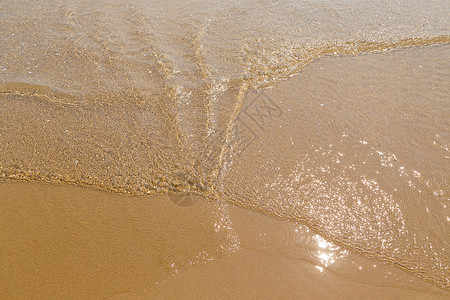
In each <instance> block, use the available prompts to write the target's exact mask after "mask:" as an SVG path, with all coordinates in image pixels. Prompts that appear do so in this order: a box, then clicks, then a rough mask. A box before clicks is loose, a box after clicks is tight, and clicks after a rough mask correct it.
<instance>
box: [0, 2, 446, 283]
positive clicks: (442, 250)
mask: <svg viewBox="0 0 450 300" xmlns="http://www.w3.org/2000/svg"><path fill="white" fill-rule="evenodd" d="M24 7H26V9H23V8H24ZM445 12H446V2H445V1H409V2H407V3H404V1H390V2H386V1H376V3H374V2H373V1H372V2H371V3H370V4H367V3H365V2H364V3H360V1H333V2H329V1H328V2H327V1H313V2H312V1H300V2H295V3H293V2H292V1H279V2H278V3H276V5H275V4H274V3H273V2H269V1H246V2H239V3H237V2H233V1H227V2H226V3H223V2H221V3H220V4H218V3H214V6H213V5H212V3H211V2H210V1H196V2H194V3H192V2H190V3H189V5H188V4H185V3H180V2H179V1H168V2H167V1H166V2H164V3H153V2H152V3H149V2H148V1H133V2H127V3H122V2H120V1H109V2H108V3H107V4H105V3H103V2H102V1H85V2H72V1H63V2H60V3H59V4H58V5H55V4H54V3H49V2H47V1H35V2H33V4H31V5H30V4H29V3H26V2H22V1H14V2H3V3H2V4H0V39H1V43H0V53H1V54H0V133H1V134H0V151H1V153H2V156H1V157H0V176H1V178H3V180H27V181H29V180H37V181H46V182H54V183H55V182H68V183H74V184H79V185H88V186H94V187H96V188H100V189H105V190H110V191H115V192H122V193H129V194H139V195H144V194H151V195H153V194H166V193H171V194H181V195H184V194H197V195H201V196H202V197H204V198H205V199H208V200H218V199H221V200H226V201H229V202H231V203H234V204H238V205H240V206H243V207H246V208H251V209H254V210H256V211H260V212H264V213H266V214H268V215H272V216H277V217H279V218H281V219H284V220H290V221H295V222H300V223H303V224H306V225H308V226H310V227H312V228H313V229H314V230H316V231H317V232H319V233H321V234H322V235H324V236H326V237H327V238H328V239H330V240H331V241H333V242H335V243H336V244H339V245H340V246H342V247H346V248H347V249H350V250H353V251H355V252H358V253H361V254H364V255H366V256H369V257H373V258H376V259H379V260H382V261H385V262H389V263H393V264H396V265H398V266H400V267H402V268H404V269H407V270H409V271H411V272H413V273H414V274H416V275H419V276H421V277H422V278H425V279H427V280H429V281H431V282H433V283H435V284H437V285H439V286H441V287H446V288H448V285H449V269H448V268H449V261H448V255H446V254H447V253H448V243H447V241H446V237H447V236H449V235H450V229H449V225H448V222H449V217H448V215H449V214H448V208H447V205H449V203H448V193H449V189H448V175H447V174H448V171H449V165H448V158H449V150H448V144H449V134H450V128H449V124H448V120H449V118H448V117H449V115H448V113H449V112H448V107H449V99H448V96H447V95H448V86H449V85H448V79H447V78H448V50H449V48H448V46H446V45H440V46H427V47H423V48H419V47H417V48H408V47H410V46H420V45H425V44H430V43H435V44H437V43H442V44H445V43H448V41H449V37H448V33H449V32H448V28H447V27H448V26H447V19H448V16H447V14H446V13H445ZM394 48H403V50H398V51H393V52H389V51H387V50H390V49H394ZM406 48H408V49H406ZM364 52H383V53H377V54H367V55H360V56H342V57H338V58H336V57H331V56H332V55H335V54H336V55H338V54H343V55H344V54H345V55H355V54H360V53H364ZM325 55H329V56H330V57H326V58H321V59H319V60H315V59H317V58H319V57H323V56H325ZM311 61H312V62H311ZM308 63H311V64H310V65H307V64H308ZM305 66H306V67H305ZM301 70H303V72H302V73H301V74H300V75H299V76H297V77H295V78H292V79H291V80H288V81H286V82H281V81H282V80H284V79H287V78H289V77H291V76H292V75H294V74H297V73H299V72H300V71H301ZM280 82H281V83H280ZM276 83H278V85H275V84H276ZM268 87H273V88H272V89H269V90H260V89H261V88H268ZM255 89H259V92H256V90H255Z"/></svg>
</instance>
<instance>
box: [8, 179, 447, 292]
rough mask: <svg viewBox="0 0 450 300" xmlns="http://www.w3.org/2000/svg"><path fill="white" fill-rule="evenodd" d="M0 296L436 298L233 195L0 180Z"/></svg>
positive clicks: (428, 288)
mask: <svg viewBox="0 0 450 300" xmlns="http://www.w3.org/2000/svg"><path fill="white" fill-rule="evenodd" d="M0 195H2V197H1V199H0V205H1V210H0V231H1V232H2V238H1V243H0V248H1V251H0V253H1V254H0V265H1V266H2V268H1V269H0V277H1V278H2V280H1V282H0V296H1V297H2V298H4V299H24V298H27V299H61V298H65V299H67V298H70V299H155V298H156V299H169V298H170V299H211V298H221V299H236V298H241V299H256V298H262V299H269V298H270V299H274V298H275V299H294V298H296V299H298V298H302V299H336V298H340V299H361V298H365V299H380V298H383V299H447V298H448V297H449V293H448V292H446V291H444V290H442V289H439V288H438V287H436V286H434V285H431V284H428V283H425V282H423V281H422V280H420V279H418V278H417V277H415V276H413V275H411V274H408V273H405V272H404V271H401V270H399V269H398V268H395V267H391V266H388V265H385V264H382V263H380V262H379V261H376V260H370V259H364V258H361V257H360V256H358V255H355V254H353V253H351V252H348V251H345V250H343V249H340V248H339V247H336V246H333V245H332V244H330V243H328V242H326V241H325V240H323V239H321V238H320V237H319V236H317V235H316V234H315V233H313V232H311V231H310V230H308V229H307V228H306V227H305V226H302V225H299V224H294V223H291V222H285V221H281V220H276V219H274V218H271V217H267V216H264V215H262V214H260V213H256V212H253V211H251V210H247V209H242V208H239V207H235V206H233V205H227V204H223V203H222V204H219V203H215V202H206V201H204V200H202V199H196V200H195V201H194V202H193V203H192V205H190V206H177V205H175V204H174V202H172V201H170V199H169V198H168V197H167V196H161V197H130V196H128V197H127V196H121V195H115V194H110V193H106V192H102V191H96V190H91V189H87V188H81V187H74V186H69V185H47V184H36V183H3V184H1V185H0Z"/></svg>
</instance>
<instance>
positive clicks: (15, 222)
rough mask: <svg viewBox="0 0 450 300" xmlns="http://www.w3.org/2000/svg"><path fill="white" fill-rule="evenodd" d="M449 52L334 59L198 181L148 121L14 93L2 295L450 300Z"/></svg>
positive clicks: (198, 174) (257, 107)
mask: <svg viewBox="0 0 450 300" xmlns="http://www.w3.org/2000/svg"><path fill="white" fill-rule="evenodd" d="M448 50H449V46H448V45H437V46H427V47H423V48H418V47H417V48H408V49H401V50H397V51H392V52H384V53H376V54H364V55H357V56H342V57H326V58H323V59H319V60H317V61H314V62H313V63H311V64H310V65H309V66H308V67H306V68H305V69H304V70H303V72H302V73H301V74H299V75H298V76H295V77H293V78H291V79H289V80H287V81H285V82H281V83H279V84H278V85H276V86H275V87H273V88H272V89H269V90H263V91H259V92H256V91H252V90H250V91H247V93H246V94H245V98H244V102H243V105H242V108H241V111H240V114H239V115H238V117H237V118H236V120H235V123H234V126H233V127H231V128H230V130H229V131H228V130H227V133H229V137H228V139H229V142H228V143H224V140H221V139H219V140H218V144H214V143H212V144H211V145H210V144H207V145H206V146H205V148H202V155H201V158H200V159H199V160H198V161H197V163H192V161H191V160H190V159H191V158H192V157H193V156H192V153H194V154H195V153H196V152H195V151H194V152H191V150H192V149H189V148H183V150H180V151H178V150H179V149H180V148H179V147H180V145H179V144H177V142H176V136H174V135H172V134H173V132H172V131H165V129H164V128H163V127H158V122H157V121H158V120H157V119H153V117H152V116H151V115H150V113H149V114H148V115H146V112H147V113H148V112H149V111H148V110H146V109H143V108H142V107H139V106H127V107H105V106H102V105H98V106H97V105H90V106H86V105H70V104H67V103H60V102H57V101H56V102H55V101H53V100H55V98H54V97H56V98H57V97H59V96H60V94H52V93H53V92H51V93H50V94H48V93H47V92H44V93H43V92H42V90H40V89H39V88H38V89H34V88H33V87H31V89H30V87H29V86H27V87H25V88H24V86H21V87H17V86H13V87H12V88H11V86H9V88H10V90H8V89H4V90H2V93H1V94H0V112H1V114H0V132H1V135H0V152H1V153H2V156H1V157H0V176H1V177H0V178H1V180H2V183H1V184H0V208H1V209H0V213H1V216H0V232H1V233H2V239H1V244H0V250H1V251H0V265H1V266H4V267H2V268H1V271H0V275H1V276H0V277H2V278H6V280H2V281H1V282H0V295H1V296H4V297H5V298H15V299H22V298H33V297H34V298H39V299H48V298H52V299H56V298H78V299H85V298H96V299H104V298H107V297H111V298H113V299H114V298H117V299H127V298H128V299H135V298H144V299H145V298H204V299H206V298H212V297H215V296H218V297H220V298H261V297H263V298H264V297H266V298H299V297H303V298H311V299H314V298H320V299H323V298H325V299H327V298H328V299H334V298H336V297H339V298H346V299H352V298H369V299H370V298H372V299H377V298H388V299H399V298H403V299H414V298H415V299H427V298H430V299H434V298H437V299H439V298H443V299H445V298H448V297H449V294H448V285H449V269H448V266H449V262H448V255H447V254H448V242H447V237H448V236H449V234H450V232H449V231H450V228H449V226H448V222H449V221H448V218H449V217H448V207H447V203H448V193H449V190H448V171H449V164H448V159H449V154H448V152H449V150H448V143H449V129H450V128H449V123H448V120H449V118H448V116H449V113H448V107H449V99H448V87H449V85H448V76H447V74H448V67H447V66H448V61H447V57H448V55H447V53H448ZM241 92H242V85H241V83H238V84H236V88H235V89H230V90H228V91H227V93H225V94H223V95H222V97H224V99H226V98H227V97H230V98H231V99H234V100H233V101H237V100H236V99H237V98H236V97H237V95H240V93H241ZM45 93H47V94H45ZM49 95H50V96H51V97H49ZM52 95H53V96H52ZM55 95H56V96H55ZM58 95H59V96H58ZM52 97H53V98H52ZM233 103H234V102H233ZM147 108H148V107H147ZM150 111H151V110H150ZM224 114H225V115H228V117H230V111H226V110H224ZM225 123H226V122H225ZM225 123H224V124H225ZM222 129H224V131H225V129H226V126H225V127H224V128H222ZM158 135H160V136H159V137H158V140H157V141H155V140H154V139H153V137H154V136H158ZM166 137H167V138H168V139H167V140H166V139H165V138H166ZM172 142H174V143H172ZM172 146H173V147H172ZM209 150H211V151H210V152H208V151H209ZM155 153H156V154H158V155H155ZM204 154H208V155H204ZM218 154H220V155H218ZM185 158H186V159H185ZM203 159H206V160H203ZM194 161H195V160H194ZM201 161H205V162H207V163H206V164H205V165H201V164H200V163H199V162H201ZM189 170H195V172H193V173H190V172H189ZM12 181H40V182H42V181H44V182H48V183H52V185H49V184H42V183H24V182H21V183H18V182H12ZM59 183H65V185H59ZM67 183H72V184H75V185H83V186H84V187H76V186H73V185H67ZM88 187H91V188H96V189H90V188H88ZM101 189H103V190H109V191H115V192H119V193H122V194H128V196H125V195H118V194H112V193H109V192H105V191H100V190H101ZM167 192H171V193H178V194H180V196H176V197H175V196H172V198H170V199H172V201H170V199H169V198H168V196H164V195H162V194H165V193H167ZM184 193H192V194H197V195H201V196H192V197H194V198H183V196H182V194H184ZM130 194H139V195H141V196H140V197H136V196H130ZM145 194H152V195H155V194H160V195H159V196H152V197H150V196H143V195H145ZM201 197H203V198H202V199H200V198H201ZM306 226H309V229H308V227H306ZM311 229H314V231H312V230H311ZM317 233H318V234H321V235H322V236H323V237H326V238H327V239H328V240H329V241H332V242H333V243H334V244H331V243H329V242H326V241H324V240H323V237H321V236H318V235H317ZM392 265H395V267H394V266H392Z"/></svg>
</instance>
